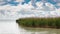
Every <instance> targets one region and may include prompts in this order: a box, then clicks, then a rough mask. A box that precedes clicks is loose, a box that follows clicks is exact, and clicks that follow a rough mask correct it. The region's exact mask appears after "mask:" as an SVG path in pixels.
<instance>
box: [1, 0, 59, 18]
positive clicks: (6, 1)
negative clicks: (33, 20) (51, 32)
mask: <svg viewBox="0 0 60 34" xmlns="http://www.w3.org/2000/svg"><path fill="white" fill-rule="evenodd" d="M0 16H1V17H0V19H13V18H14V19H16V18H21V17H52V16H53V17H55V16H56V17H57V16H58V17H59V16H60V0H0Z"/></svg>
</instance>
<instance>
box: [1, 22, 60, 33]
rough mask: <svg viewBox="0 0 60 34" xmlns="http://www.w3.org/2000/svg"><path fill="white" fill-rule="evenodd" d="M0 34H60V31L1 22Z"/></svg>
mask: <svg viewBox="0 0 60 34" xmlns="http://www.w3.org/2000/svg"><path fill="white" fill-rule="evenodd" d="M0 34H60V29H49V28H25V27H20V26H19V25H18V24H17V23H16V22H15V21H0Z"/></svg>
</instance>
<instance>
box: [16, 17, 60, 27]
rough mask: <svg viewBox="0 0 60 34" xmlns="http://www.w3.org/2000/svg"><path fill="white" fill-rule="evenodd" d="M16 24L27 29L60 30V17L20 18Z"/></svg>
mask: <svg viewBox="0 0 60 34" xmlns="http://www.w3.org/2000/svg"><path fill="white" fill-rule="evenodd" d="M16 22H17V23H18V24H19V25H21V26H26V27H45V28H46V27H47V28H60V17H58V18H20V19H18V20H16Z"/></svg>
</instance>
